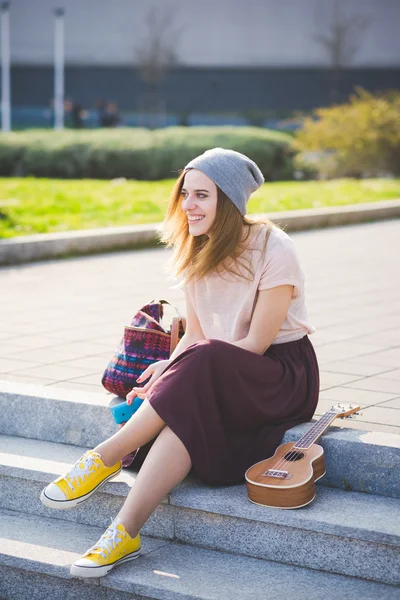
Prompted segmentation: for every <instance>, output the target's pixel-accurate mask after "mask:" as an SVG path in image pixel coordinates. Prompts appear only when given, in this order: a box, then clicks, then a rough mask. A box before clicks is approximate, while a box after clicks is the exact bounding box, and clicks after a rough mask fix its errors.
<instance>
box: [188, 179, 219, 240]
mask: <svg viewBox="0 0 400 600" xmlns="http://www.w3.org/2000/svg"><path fill="white" fill-rule="evenodd" d="M181 199H182V204H181V206H182V210H183V211H184V213H185V214H186V216H187V219H188V224H189V233H190V234H191V235H194V236H196V235H205V234H207V232H208V231H209V230H210V227H211V225H212V224H213V222H214V219H215V215H216V213H217V200H218V191H217V186H216V185H215V183H214V182H213V181H212V180H211V179H210V178H209V177H207V175H205V174H204V173H202V172H201V171H198V170H197V169H190V170H189V171H188V172H187V173H186V175H185V178H184V181H183V187H182V192H181Z"/></svg>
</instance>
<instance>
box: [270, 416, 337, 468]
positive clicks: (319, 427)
mask: <svg viewBox="0 0 400 600" xmlns="http://www.w3.org/2000/svg"><path fill="white" fill-rule="evenodd" d="M337 414H338V413H336V412H335V413H332V412H330V411H328V412H326V413H325V414H324V415H323V416H322V417H321V419H320V420H319V421H318V423H317V424H316V425H318V426H317V427H316V429H315V431H314V434H315V433H316V432H318V434H319V435H318V436H317V437H315V435H314V434H313V435H312V436H311V432H312V429H313V428H311V429H310V430H309V431H307V433H305V434H304V435H303V436H301V438H300V439H299V440H297V442H296V443H297V444H298V443H299V442H300V441H301V440H303V443H304V442H306V443H309V441H308V440H307V438H308V437H311V438H312V439H314V440H315V441H316V440H317V439H318V437H319V436H320V435H322V433H323V432H324V431H325V429H327V427H329V425H330V424H331V423H332V421H333V419H331V417H332V415H335V416H336V415H337ZM327 417H329V419H328V418H327ZM324 419H325V420H326V421H328V422H327V423H326V424H325V421H324ZM321 425H324V427H323V428H322V431H321V432H319V431H318V429H321ZM312 439H311V443H310V445H309V446H307V447H306V448H307V449H308V448H310V447H311V446H312V444H313V443H314V442H313V441H312ZM293 448H295V446H293V447H292V450H291V451H290V452H289V453H288V454H285V456H284V457H282V459H281V460H280V461H278V463H276V465H275V466H274V467H272V468H271V469H268V470H271V471H274V470H280V469H281V467H282V466H284V464H285V462H292V461H291V460H290V459H291V458H293V457H294V456H295V455H296V454H297V453H298V449H296V450H294V451H293ZM285 457H286V458H285Z"/></svg>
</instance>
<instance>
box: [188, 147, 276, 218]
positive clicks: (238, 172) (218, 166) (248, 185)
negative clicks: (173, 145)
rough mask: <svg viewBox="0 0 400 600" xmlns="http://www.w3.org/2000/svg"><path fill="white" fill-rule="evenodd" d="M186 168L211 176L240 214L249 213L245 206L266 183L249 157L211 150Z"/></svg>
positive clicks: (219, 149)
mask: <svg viewBox="0 0 400 600" xmlns="http://www.w3.org/2000/svg"><path fill="white" fill-rule="evenodd" d="M185 169H198V170H199V171H202V172H203V173H204V174H205V175H207V177H209V178H210V179H211V180H212V181H213V182H214V183H215V184H216V185H217V186H218V187H219V188H220V189H221V190H222V191H223V192H224V193H225V194H226V195H227V196H228V198H229V199H230V200H231V201H232V202H233V204H234V205H235V206H236V208H237V209H238V210H239V212H240V214H241V215H245V214H246V204H247V202H248V199H249V198H250V196H251V194H252V193H253V192H255V191H256V190H258V188H259V187H260V186H261V185H262V184H263V183H264V176H263V174H262V173H261V171H260V169H259V168H258V167H257V165H256V163H255V162H253V161H252V160H251V159H250V158H248V156H245V155H244V154H241V153H240V152H236V151H235V150H227V149H225V148H212V149H211V150H206V151H205V152H204V153H203V154H200V156H197V157H196V158H194V159H193V160H191V161H190V162H189V163H188V164H187V165H186V167H185Z"/></svg>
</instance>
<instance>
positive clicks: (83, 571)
mask: <svg viewBox="0 0 400 600" xmlns="http://www.w3.org/2000/svg"><path fill="white" fill-rule="evenodd" d="M139 554H140V534H139V533H138V534H137V536H136V537H134V538H132V537H131V536H130V535H129V533H128V532H127V531H126V529H125V527H124V526H123V525H122V523H118V522H117V521H114V522H113V523H111V525H110V526H109V527H108V529H107V530H106V531H105V532H104V533H103V535H102V536H101V538H100V539H99V541H98V542H97V544H95V545H94V546H93V547H92V548H90V549H89V550H88V551H87V552H85V554H83V555H82V556H81V558H78V560H76V561H75V562H74V564H73V565H71V569H70V573H71V575H73V576H74V577H103V576H104V575H107V573H108V572H109V571H111V569H112V568H114V567H115V566H117V565H120V564H122V563H124V562H127V561H128V560H133V559H134V558H137V557H138V556H139Z"/></svg>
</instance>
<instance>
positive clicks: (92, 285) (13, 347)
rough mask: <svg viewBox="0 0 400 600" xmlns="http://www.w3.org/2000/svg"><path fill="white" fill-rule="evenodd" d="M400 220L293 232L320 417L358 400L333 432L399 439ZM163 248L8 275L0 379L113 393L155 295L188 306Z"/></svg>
mask: <svg viewBox="0 0 400 600" xmlns="http://www.w3.org/2000/svg"><path fill="white" fill-rule="evenodd" d="M399 234H400V221H399V220H391V221H381V222H377V223H371V224H362V225H352V226H346V227H337V228H332V229H322V230H317V231H305V232H298V233H291V234H290V235H291V237H292V238H293V239H294V241H295V243H296V246H297V248H298V251H299V254H300V258H301V262H302V265H303V268H304V271H305V275H306V295H307V305H308V309H309V316H310V320H311V322H312V323H313V324H314V325H315V327H316V328H317V332H316V333H315V334H313V335H312V336H311V337H310V339H311V341H312V342H313V344H314V346H315V348H316V352H317V356H318V359H319V363H320V369H321V393H320V401H319V405H318V410H317V414H322V413H323V412H324V411H325V410H327V409H328V408H330V406H331V405H332V404H333V403H336V402H352V403H353V404H354V403H357V404H360V405H361V407H362V413H363V414H362V415H360V416H359V417H357V419H352V420H347V421H345V422H341V421H340V423H339V421H338V420H337V421H335V424H338V425H339V424H340V425H343V426H346V427H352V428H361V429H367V430H374V431H380V432H386V433H397V434H400V310H399V307H400V278H399V273H400V235H399ZM168 254H169V252H168V251H167V250H163V249H148V250H136V251H122V252H117V253H113V254H104V255H96V256H89V257H76V258H71V259H63V260H52V261H46V262H41V263H34V264H27V265H21V266H10V267H2V268H0V290H1V293H0V309H1V315H2V317H1V322H0V379H1V380H6V381H13V382H17V383H18V382H19V383H21V384H27V383H31V384H32V383H33V384H36V385H44V386H51V387H58V388H67V389H70V390H83V391H87V392H88V393H90V392H102V393H104V394H105V395H108V393H107V392H106V391H105V390H103V388H102V387H101V383H100V380H101V376H102V373H103V370H104V368H105V366H106V364H107V362H108V359H109V358H110V357H111V356H112V353H113V350H114V348H115V346H116V345H117V343H118V341H119V339H120V337H121V335H122V333H123V326H124V324H127V323H129V322H130V320H131V318H132V315H133V313H134V312H135V311H136V310H137V309H138V308H139V307H140V306H142V305H143V304H144V303H145V302H147V301H148V300H150V299H151V298H153V297H166V298H167V299H168V300H170V301H171V302H172V303H175V304H176V305H177V306H178V307H179V308H181V309H182V310H183V309H184V300H183V295H182V293H181V292H180V291H179V290H173V289H170V287H171V286H172V285H173V283H172V282H168V281H167V277H166V274H165V272H164V266H165V264H166V261H167V258H168Z"/></svg>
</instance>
